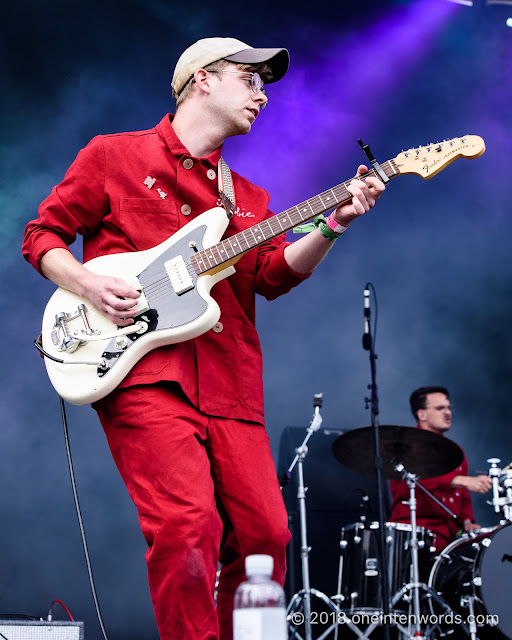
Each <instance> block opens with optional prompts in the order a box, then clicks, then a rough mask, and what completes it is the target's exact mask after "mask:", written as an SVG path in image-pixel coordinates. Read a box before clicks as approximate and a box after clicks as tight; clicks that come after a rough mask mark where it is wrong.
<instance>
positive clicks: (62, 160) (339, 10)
mask: <svg viewBox="0 0 512 640" xmlns="http://www.w3.org/2000/svg"><path fill="white" fill-rule="evenodd" d="M335 5H336V3H335V4H333V3H332V2H330V1H329V2H323V0H322V1H320V2H316V3H313V4H311V5H310V4H305V3H304V4H302V3H299V4H297V3H286V2H284V3H277V2H273V3H271V2H266V1H263V2H259V3H257V4H254V5H249V4H247V5H243V4H241V3H231V2H228V3H223V4H216V3H204V2H200V3H193V5H192V4H191V3H182V4H178V3H175V2H165V0H154V1H153V2H151V3H147V2H142V0H124V1H123V2H119V1H112V2H100V1H99V0H92V1H90V2H84V3H75V4H69V3H65V2H62V1H61V0H56V1H53V2H52V1H50V2H48V3H39V2H35V0H34V1H33V2H30V1H29V0H20V1H19V2H17V3H16V5H14V4H11V3H9V4H8V5H6V6H5V7H4V8H3V10H2V13H3V16H2V24H1V26H0V33H1V38H0V47H1V48H2V49H3V51H2V52H1V53H2V55H1V56H0V70H1V78H2V101H1V105H0V109H1V118H0V127H1V137H0V162H1V175H2V184H1V186H0V204H1V216H2V224H1V231H2V234H1V238H0V243H1V244H0V246H1V254H0V255H1V258H0V259H1V264H2V273H3V281H4V289H5V290H6V295H5V296H4V305H5V306H4V312H3V320H4V338H5V339H4V346H3V352H4V357H3V363H4V372H5V373H4V384H3V391H2V394H1V403H2V409H1V410H2V413H1V415H2V429H1V430H0V450H1V451H2V464H1V466H0V483H1V486H2V491H1V497H0V513H2V515H3V517H2V523H3V526H2V527H1V534H0V535H1V541H2V544H1V546H0V613H24V614H29V615H41V616H45V615H46V613H47V610H48V607H49V605H50V602H51V600H52V599H53V598H60V599H61V600H63V601H64V602H65V603H66V604H67V606H68V607H69V608H70V609H71V611H72V613H73V614H74V616H75V618H76V619H78V620H85V622H86V638H100V630H99V626H98V623H97V621H96V618H95V614H94V608H93V603H92V598H91V596H90V592H89V586H88V582H87V574H86V568H85V562H84V560H83V553H82V549H81V543H80V538H79V531H78V526H77V523H76V517H75V512H74V506H73V502H72V496H71V490H70V487H69V478H68V471H67V464H66V458H65V449H64V443H63V437H62V428H61V424H60V414H59V404H58V398H57V396H56V395H55V393H54V392H53V389H52V387H51V385H50V383H49V382H48V380H47V377H46V373H45V370H44V366H43V363H42V361H41V359H40V358H39V356H38V355H37V353H36V351H35V349H34V348H33V347H32V340H33V339H34V338H35V337H36V336H37V335H38V333H39V330H40V319H41V315H42V311H43V309H44V306H45V304H46V301H47V299H48V298H49V296H50V295H51V293H52V292H53V290H54V287H53V286H52V285H51V283H48V282H45V281H44V280H42V279H41V278H40V277H39V276H38V275H37V274H36V273H35V272H33V271H32V270H31V268H30V267H29V266H28V265H27V264H26V263H25V262H24V261H23V259H22V258H21V254H20V244H21V238H22V233H23V228H24V226H25V224H26V222H27V221H28V220H29V219H31V218H32V217H34V216H35V212H36V209H37V205H38V204H39V202H40V201H41V200H43V199H44V198H45V197H46V195H47V194H48V193H49V191H50V189H51V188H52V186H53V185H54V184H56V183H57V182H58V181H60V179H61V178H62V176H63V174H64V172H65V170H66V168H67V167H68V166H69V164H70V163H71V162H72V160H73V159H74V157H75V155H76V153H77V151H78V149H79V148H81V147H83V146H84V145H85V144H87V142H88V141H89V140H90V138H92V137H93V136H94V135H96V134H98V133H111V132H117V131H127V130H134V129H145V128H149V127H151V126H153V125H154V124H155V123H156V122H158V121H159V120H160V118H161V117H162V115H163V114H164V113H166V112H167V111H169V110H173V108H174V103H173V101H172V100H171V99H170V90H169V80H170V77H171V74H172V69H173V66H174V63H175V61H176V59H177V58H178V56H179V55H180V53H181V52H182V50H183V49H184V48H186V47H187V46H188V45H189V44H191V43H192V42H194V41H195V40H197V39H198V38H200V37H205V36H214V35H222V36H234V37H238V38H240V39H241V40H244V41H246V42H248V43H250V44H252V45H254V46H285V47H287V48H288V49H289V50H290V54H291V61H292V63H291V68H290V71H289V73H288V74H287V76H286V77H285V79H284V80H283V81H282V82H279V83H277V84H276V85H274V86H269V87H268V93H269V98H270V103H269V106H268V109H267V110H266V111H265V112H264V113H263V114H262V117H261V118H259V119H258V121H257V122H256V124H255V125H254V127H253V131H252V132H251V134H250V135H249V136H248V137H243V138H239V139H233V140H230V141H228V142H227V143H226V144H225V147H224V156H225V158H226V160H227V161H228V163H229V164H230V165H231V166H232V167H233V168H234V169H235V170H236V171H238V172H239V173H241V174H242V175H245V176H246V177H248V178H250V179H251V180H252V181H253V182H255V183H257V184H259V185H261V186H264V187H265V188H267V189H268V191H269V192H270V193H271V194H272V200H271V206H272V209H273V210H274V211H275V212H276V213H277V212H279V211H282V210H284V209H286V208H288V207H291V206H292V205H294V204H296V203H298V202H301V201H302V200H304V199H305V198H307V197H310V196H313V195H315V194H316V193H318V192H320V191H323V190H325V189H327V188H329V187H331V186H333V185H335V184H338V183H339V182H341V181H343V180H346V179H348V178H349V177H350V176H352V175H353V174H354V173H355V171H356V168H357V166H358V164H360V163H361V162H363V161H364V157H363V154H362V153H361V150H360V148H359V145H358V144H357V138H362V139H363V140H364V141H365V142H367V143H368V144H369V145H370V146H371V148H372V151H373V153H374V154H375V155H376V156H377V158H378V159H379V160H380V161H384V160H387V159H389V158H392V157H394V156H396V155H397V154H398V153H399V152H400V151H401V150H402V149H407V148H409V147H413V146H420V145H425V144H427V143H430V142H436V141H438V140H443V139H450V138H454V137H458V136H462V135H464V134H467V133H469V134H476V135H480V136H482V137H483V138H484V139H485V142H486V146H487V150H486V153H485V154H484V155H483V156H482V157H481V158H478V159H477V160H474V161H470V162H469V161H466V160H463V159H461V160H458V161H457V162H455V163H454V164H452V165H451V166H450V167H448V168H447V169H446V170H445V171H443V172H442V173H441V174H439V175H438V176H437V177H435V178H434V179H432V180H430V181H423V180H421V179H420V178H419V177H416V176H404V177H400V178H398V179H396V180H393V181H392V182H391V183H390V184H389V187H388V190H387V193H386V194H385V197H383V198H382V200H381V201H380V202H379V203H378V206H377V207H376V208H375V210H374V212H372V213H371V214H370V215H368V216H367V217H365V219H364V220H362V221H360V222H358V223H357V224H355V225H354V226H353V227H352V228H351V229H350V230H349V231H348V232H347V233H346V234H345V236H344V237H343V238H342V239H341V240H340V241H339V242H338V243H337V246H336V247H335V248H334V249H333V251H332V252H331V253H330V255H329V256H328V258H327V259H326V260H325V261H324V263H323V264H322V265H321V267H320V268H319V269H318V272H317V273H316V274H315V275H314V276H313V277H312V278H311V279H310V280H309V281H308V282H306V283H305V284H303V285H301V286H300V287H299V288H298V289H296V290H294V291H293V292H291V294H289V295H288V296H286V297H284V298H281V299H279V300H277V301H275V302H272V303H268V302H266V301H264V300H262V301H259V302H258V328H259V331H260V335H261V340H262V347H263V352H264V359H265V393H266V410H267V423H268V431H269V435H270V439H271V443H272V447H273V451H274V454H275V456H276V462H277V453H278V447H279V438H280V435H281V432H282V430H283V428H284V427H286V426H288V425H295V426H301V425H303V426H304V427H307V425H308V424H309V421H310V419H311V416H312V412H313V407H312V399H313V394H314V393H316V392H323V393H324V408H323V410H322V414H323V417H324V426H325V427H329V428H336V429H341V430H348V429H353V428H356V427H361V426H366V425H368V424H369V423H370V415H369V412H368V411H367V410H365V407H364V397H365V396H366V395H367V394H368V390H367V384H368V382H369V381H370V367H369V361H368V354H367V352H365V351H363V350H362V347H361V334H362V330H363V314H362V312H363V289H364V286H365V283H366V282H368V281H371V282H372V283H373V285H374V287H375V290H376V293H377V300H378V330H377V341H376V351H377V353H378V356H379V358H378V361H377V381H378V385H379V396H380V422H381V424H405V425H412V424H413V422H412V416H411V415H410V414H409V410H408V396H409V393H410V392H411V391H412V390H413V389H414V388H416V387H418V386H422V385H428V384H441V385H445V386H447V387H449V388H450V389H451V391H452V400H453V403H454V404H455V407H456V411H455V413H454V425H453V428H452V430H451V432H450V437H452V438H453V439H454V440H455V441H456V442H458V443H459V444H461V445H462V446H463V447H464V448H465V450H466V453H467V457H468V460H469V465H470V469H471V472H472V473H476V472H477V471H480V472H486V471H487V468H488V465H487V463H486V460H487V458H489V457H492V456H496V457H500V458H501V459H502V460H503V462H504V464H508V463H509V462H510V461H511V460H512V435H511V430H510V423H511V421H512V409H511V403H510V396H511V391H510V386H511V382H512V370H511V364H510V357H511V347H512V340H511V337H510V331H509V325H510V317H511V312H512V297H511V293H512V280H511V267H512V252H511V250H510V234H511V231H512V218H511V216H510V209H511V205H510V193H509V192H510V184H511V178H510V174H511V168H510V152H511V104H512V80H511V75H510V69H511V64H512V55H511V48H512V30H511V29H510V28H507V27H506V26H505V19H506V17H508V14H507V11H506V7H503V6H489V7H487V6H485V5H484V3H483V1H482V2H478V1H477V0H475V6H474V7H467V6H461V5H458V4H454V3H451V2H448V1H447V0H410V1H405V0H402V1H398V0H396V1H393V0H380V1H379V2H377V1H376V0H371V1H366V2H365V3H359V2H354V3H353V6H351V5H350V4H349V3H348V2H344V3H338V5H339V6H335ZM510 11H511V13H512V6H511V7H510ZM291 239H292V240H293V237H292V238H291ZM79 255H80V252H79V250H78V249H77V256H79ZM69 424H70V432H71V444H72V448H73V454H74V461H75V465H76V474H77V482H78V488H79V493H80V497H81V505H82V510H83V513H84V518H85V525H86V530H87V535H88V541H89V548H90V552H91V557H92V562H93V567H94V570H95V575H96V581H97V587H98V591H99V596H100V600H101V604H102V609H103V612H104V617H105V622H106V625H107V629H108V631H109V636H110V639H111V640H117V639H119V640H120V639H121V638H122V639H123V640H131V639H133V640H135V639H137V640H146V639H147V640H149V639H154V638H157V632H156V628H155V624H154V621H153V614H152V607H151V603H150V599H149V594H148V590H147V585H146V575H145V564H144V558H143V554H144V541H143V538H142V535H141V533H140V532H139V529H138V525H137V521H136V513H135V509H134V507H133V505H132V504H131V502H130V500H129V498H128V497H127V495H126V493H125V489H124V486H123V485H122V483H121V481H120V479H119V478H118V476H117V472H116V470H115V468H114V464H113V462H112V460H111V458H110V454H109V452H108V449H107V445H106V441H105V439H104V436H103V433H102V431H101V428H100V426H99V423H98V421H97V418H96V415H95V413H94V411H92V410H91V409H90V408H87V407H85V408H84V407H82V408H76V407H70V408H69ZM320 471H321V470H319V471H318V472H320ZM307 472H308V470H307V469H306V474H307ZM315 472H316V471H315ZM340 491H341V492H343V488H342V487H341V488H340ZM474 504H475V509H476V512H477V517H478V520H479V522H480V523H481V524H482V525H486V526H489V525H492V524H495V523H497V519H496V516H495V515H494V514H493V512H492V510H491V508H490V507H489V506H488V505H487V504H486V497H481V496H478V497H476V498H474ZM332 565H333V571H336V567H337V558H335V557H334V558H333V559H332ZM59 617H60V616H59Z"/></svg>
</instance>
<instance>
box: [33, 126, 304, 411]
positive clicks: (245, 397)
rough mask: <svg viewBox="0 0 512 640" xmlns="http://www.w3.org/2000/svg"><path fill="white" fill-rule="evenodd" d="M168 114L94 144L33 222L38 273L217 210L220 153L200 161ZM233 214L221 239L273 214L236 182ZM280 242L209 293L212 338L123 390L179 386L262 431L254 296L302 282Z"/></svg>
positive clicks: (180, 347)
mask: <svg viewBox="0 0 512 640" xmlns="http://www.w3.org/2000/svg"><path fill="white" fill-rule="evenodd" d="M171 122H172V115H170V114H167V115H166V116H165V117H164V118H163V119H162V121H161V122H160V123H159V124H158V125H157V126H156V127H154V128H153V129H149V130H147V131H137V132H130V133H121V134H114V135H102V136H97V137H96V138H94V139H93V140H92V141H91V142H90V143H89V144H88V145H87V147H85V148H84V149H82V150H81V151H80V152H79V154H78V156H77V158H76V160H75V161H74V162H73V164H72V165H71V167H70V168H69V170H68V171H67V173H66V175H65V177H64V179H63V181H62V182H61V183H60V184H59V185H57V186H56V187H54V188H53V190H52V193H51V195H50V196H49V197H48V198H47V199H46V200H45V201H44V202H43V203H42V204H41V206H40V208H39V217H38V218H37V219H36V220H33V221H31V222H29V223H28V225H27V227H26V232H25V240H24V243H23V255H24V256H25V258H26V259H27V260H28V261H29V262H31V264H32V265H33V266H34V267H35V268H36V269H38V270H39V271H40V270H41V267H40V262H41V258H42V257H43V256H44V254H45V253H46V252H47V251H49V250H50V249H53V248H56V247H61V248H64V249H67V248H68V245H69V244H71V243H72V242H73V241H74V240H75V238H76V235H77V234H81V235H82V236H83V237H84V248H83V256H84V261H87V260H91V259H92V258H95V257H97V256H101V255H105V254H111V253H119V252H125V251H141V250H144V249H148V248H150V247H154V246H155V245H158V244H160V243H161V242H163V241H164V240H166V239H167V238H168V237H169V236H171V235H172V234H173V233H175V232H176V231H178V229H180V228H181V227H183V226H184V225H186V224H187V222H189V221H190V220H191V219H193V218H195V217H196V216H198V215H199V214H201V213H203V212H204V211H206V210H208V209H211V208H212V207H215V206H218V205H219V204H220V203H219V192H218V182H217V163H218V161H219V157H220V153H221V149H220V148H218V149H216V150H215V151H214V152H213V153H212V154H210V155H209V156H208V157H206V158H194V157H192V156H191V155H190V153H189V152H188V150H187V149H186V148H185V147H184V146H183V144H182V143H181V141H180V140H179V139H178V137H177V136H176V134H175V132H174V129H173V127H172V124H171ZM232 176H233V184H234V191H235V196H236V214H235V216H233V218H232V219H231V221H230V223H229V226H228V229H227V231H226V233H225V234H224V237H226V236H230V235H234V234H235V233H238V232H240V231H242V230H244V229H246V228H248V227H251V226H253V225H255V224H257V223H259V222H261V221H262V220H264V219H265V218H268V217H270V216H272V215H273V214H272V213H271V212H270V211H269V209H268V203H269V199H270V198H269V195H268V193H267V192H266V191H265V190H264V189H262V188H260V187H257V186H255V185H253V184H252V183H251V182H249V181H248V180H246V179H245V178H243V177H241V176H239V175H238V174H236V173H234V172H233V174H232ZM287 244H288V243H286V242H285V236H284V234H283V235H281V236H278V237H276V238H273V239H272V240H269V241H267V242H265V243H264V244H263V245H260V246H259V247H258V248H256V249H254V250H252V251H250V252H248V253H247V254H246V255H245V256H244V257H242V259H241V260H240V261H239V262H238V263H237V264H236V267H235V268H236V274H235V275H232V276H230V277H229V278H227V279H225V280H222V281H221V282H219V283H218V284H216V285H215V286H214V287H213V289H212V292H211V295H212V297H213V298H214V299H215V300H217V302H218V303H219V306H220V308H221V313H222V315H221V319H220V322H221V323H222V324H221V325H219V326H218V327H216V331H213V330H210V331H208V332H206V333H205V334H203V335H202V336H200V337H198V338H196V339H194V340H189V341H188V342H183V343H180V344H176V345H170V346H165V347H160V348H158V349H155V350H154V351H152V352H150V353H149V354H147V355H146V356H144V358H142V360H141V361H140V362H138V363H137V364H136V365H135V367H134V368H133V369H132V371H131V372H130V373H129V374H128V375H127V376H126V378H125V379H124V380H123V382H122V383H121V384H120V386H121V387H128V386H132V385H135V384H152V383H156V382H158V381H163V380H166V381H176V382H178V383H179V384H180V385H181V387H182V388H183V390H184V392H185V393H186V395H187V396H188V398H189V399H190V401H191V402H192V403H193V404H194V405H195V406H196V407H198V408H199V409H200V410H201V411H203V412H204V413H207V414H209V415H217V416H221V417H227V418H234V419H243V420H250V421H255V422H259V423H262V422H263V383H262V356H261V349H260V343H259V338H258V334H257V332H256V329H255V293H259V294H261V295H263V296H265V297H266V298H267V299H269V300H271V299H274V298H276V297H278V296H280V295H281V294H283V293H286V292H288V291H289V290H290V289H291V288H292V287H294V286H296V285H297V284H299V283H300V282H302V281H303V280H304V279H305V278H307V277H308V276H307V275H302V274H298V273H295V272H294V271H293V270H292V269H291V268H290V267H289V265H288V263H287V262H286V260H285V258H284V248H285V246H286V245H287Z"/></svg>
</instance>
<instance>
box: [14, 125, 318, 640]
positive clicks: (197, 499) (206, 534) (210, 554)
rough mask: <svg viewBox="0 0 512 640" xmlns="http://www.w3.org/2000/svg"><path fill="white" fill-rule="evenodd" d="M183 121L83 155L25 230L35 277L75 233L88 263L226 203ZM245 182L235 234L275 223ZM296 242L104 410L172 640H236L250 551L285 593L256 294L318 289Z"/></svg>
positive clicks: (159, 614)
mask: <svg viewBox="0 0 512 640" xmlns="http://www.w3.org/2000/svg"><path fill="white" fill-rule="evenodd" d="M171 121H172V116H170V115H166V116H165V117H164V118H163V119H162V121H161V122H160V123H159V124H158V125H157V126H156V127H155V128H154V129H150V130H147V131H140V132H131V133H124V134H116V135H107V136H98V137H96V138H94V139H93V140H92V141H91V142H90V143H89V145H88V146H87V147H86V148H85V149H83V150H81V151H80V153H79V154H78V156H77V158H76V160H75V161H74V163H73V164H72V165H71V167H70V168H69V170H68V172H67V173H66V176H65V178H64V180H63V181H62V182H61V183H60V184H59V185H58V186H56V187H54V189H53V190H52V193H51V195H50V196H49V197H48V198H47V199H46V200H45V201H44V202H43V203H42V204H41V206H40V209H39V217H38V219H37V220H35V221H31V222H29V223H28V225H27V228H26V233H25V241H24V244H23V254H24V256H25V257H26V259H27V260H29V261H30V262H31V264H32V265H33V266H34V267H35V268H36V269H38V270H39V271H40V260H41V258H42V257H43V255H44V254H45V253H46V252H47V251H49V250H50V249H52V248H55V247H62V248H67V246H68V244H71V243H72V242H73V241H74V240H75V238H76V234H77V233H80V234H82V235H83V236H84V261H87V260H90V259H92V258H94V257H96V256H100V255H104V254H109V253H117V252H124V251H139V250H144V249H148V248H150V247H153V246H155V245H157V244H159V243H161V242H163V241H164V240H165V239H167V238H168V237H169V236H170V235H172V234H173V233H174V232H176V231H177V230H178V229H179V228H180V227H182V226H184V225H185V224H187V222H188V221H189V220H191V219H192V218H194V217H195V216H197V215H198V214H200V213H202V212H203V211H206V210H207V209H210V208H212V207H214V206H216V205H217V204H218V187H217V163H218V160H219V157H220V153H221V149H220V148H219V149H217V150H216V151H214V152H213V153H212V154H211V155H210V156H208V157H207V158H201V159H199V158H193V157H191V156H190V154H189V152H188V151H187V149H186V148H185V147H184V146H183V145H182V143H181V142H180V141H179V139H178V138H177V137H176V135H175V133H174V130H173V128H172V125H171ZM147 178H149V180H147ZM153 181H154V182H153ZM233 183H234V189H235V194H236V204H237V215H235V216H234V217H233V218H232V220H231V221H230V223H229V226H228V230H227V232H226V234H225V236H227V235H233V234H235V233H237V232H239V231H241V230H243V229H245V228H247V227H249V226H252V225H254V224H257V223H258V222H261V221H262V220H263V219H265V218H266V217H268V216H270V215H272V214H271V213H270V211H268V201H269V196H268V194H267V192H266V191H264V190H263V189H261V188H259V187H256V186H254V185H253V184H251V183H250V182H249V181H247V180H245V179H244V178H242V177H240V176H238V175H237V174H235V173H233ZM149 185H151V186H149ZM286 244H287V243H285V242H284V236H280V237H278V238H274V239H273V240H270V241H268V242H266V243H265V244H264V245H262V246H260V247H259V248H256V249H254V250H253V251H250V252H249V253H248V254H247V255H245V256H244V257H243V258H242V259H241V260H240V261H239V262H238V263H237V265H236V270H237V272H236V274H235V275H233V276H231V277H229V278H228V279H226V280H222V281H221V282H219V283H218V284H216V285H215V287H214V288H213V289H212V296H213V297H214V298H215V299H216V300H217V302H218V303H219V305H220V308H221V312H222V316H221V319H220V323H219V324H218V325H216V327H215V328H214V330H210V331H208V332H207V333H206V334H204V335H202V336H200V337H199V338H196V339H194V340H190V341H188V342H185V343H181V344H177V345H170V346H166V347H161V348H158V349H155V350H154V351H152V352H150V353H149V354H147V355H146V356H145V357H144V358H143V359H142V360H141V361H140V362H139V363H138V364H137V365H136V366H135V367H134V368H133V369H132V371H131V372H130V373H129V374H128V375H127V376H126V378H125V379H124V380H123V382H122V383H121V384H120V385H119V387H118V388H117V389H116V390H115V391H113V392H112V393H111V394H109V395H108V396H107V397H106V398H104V399H103V400H101V401H99V402H98V403H96V405H95V408H96V409H97V411H98V414H99V417H100V420H101V422H102V425H103V427H104V429H105V433H106V435H107V438H108V441H109V445H110V448H111V451H112V454H113V456H114V459H115V462H116V464H117V467H118V469H119V471H120V473H121V475H122V477H123V479H124V481H125V483H126V486H127V488H128V491H129V493H130V495H131V497H132V499H133V501H134V502H135V504H136V506H137V509H138V513H139V521H140V525H141V528H142V531H143V533H144V536H145V538H146V541H147V543H148V551H147V554H146V559H147V565H148V575H149V584H150V590H151V595H152V599H153V604H154V608H155V614H156V619H157V624H158V627H159V631H160V635H161V638H162V640H179V639H180V638H183V639H185V638H186V639H187V640H192V639H194V640H195V639H198V640H199V639H200V640H213V639H215V638H217V637H219V629H218V627H219V626H220V637H221V638H222V639H228V638H230V637H231V634H232V631H231V613H232V599H233V592H234V590H235V588H236V587H237V585H238V584H239V583H240V581H241V580H243V578H244V557H245V556H247V555H249V554H251V553H269V554H271V555H273V557H274V562H275V570H274V578H275V579H276V580H278V581H280V582H281V583H282V582H283V581H284V576H285V569H286V561H285V546H286V544H287V543H288V541H289V532H288V528H287V515H286V511H285V508H284V505H283V501H282V497H281V492H280V489H279V485H278V482H277V478H276V473H275V467H274V463H273V459H272V455H271V451H270V446H269V441H268V437H267V435H266V432H265V428H264V418H263V383H262V358H261V349H260V345H259V339H258V335H257V332H256V329H255V293H259V294H262V295H264V296H265V297H266V298H267V299H273V298H276V297H277V296H279V295H281V294H283V293H286V292H287V291H289V290H290V289H291V288H292V287H294V286H295V285H297V284H299V283H300V282H301V281H302V280H304V279H305V278H306V277H307V276H304V275H300V274H297V273H295V272H293V271H292V270H291V269H290V267H289V266H288V264H287V263H286V261H285V259H284V248H285V246H286ZM219 552H220V560H221V563H222V566H223V569H222V572H221V579H220V584H219V594H218V603H217V605H218V606H217V608H218V612H217V614H216V612H215V609H214V605H213V587H214V581H215V574H216V569H217V561H218V557H219ZM217 619H218V622H217Z"/></svg>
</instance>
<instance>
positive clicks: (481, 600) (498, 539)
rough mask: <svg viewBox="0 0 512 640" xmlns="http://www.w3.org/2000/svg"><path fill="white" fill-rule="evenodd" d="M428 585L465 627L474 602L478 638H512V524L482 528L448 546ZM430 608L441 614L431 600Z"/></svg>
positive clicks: (436, 562) (437, 559) (436, 564)
mask: <svg viewBox="0 0 512 640" xmlns="http://www.w3.org/2000/svg"><path fill="white" fill-rule="evenodd" d="M428 585H429V587H431V588H432V589H434V591H437V592H438V593H439V594H440V595H441V596H442V598H443V599H444V600H445V601H446V602H447V603H448V604H449V605H450V607H451V608H452V609H453V610H454V611H455V613H456V614H457V615H458V616H459V617H460V619H461V621H462V622H463V623H466V624H467V622H469V620H468V615H469V614H470V611H469V608H468V599H469V598H472V599H473V603H474V615H475V617H476V619H475V622H476V623H477V626H478V631H477V634H478V637H479V638H482V637H485V638H487V637H492V638H502V637H503V636H502V635H501V634H504V636H505V637H507V638H512V598H511V591H512V524H507V525H504V526H499V527H494V528H492V529H480V530H478V531H476V532H471V533H469V534H465V535H463V536H462V537H461V538H459V539H457V540H455V541H454V542H452V543H451V544H449V545H448V546H447V547H446V548H445V549H443V551H442V552H441V553H440V555H439V556H438V557H437V558H436V561H435V563H434V566H433V567H432V571H431V574H430V578H429V583H428ZM430 606H431V610H432V613H434V614H439V613H440V611H439V610H438V608H437V606H436V605H435V604H434V603H433V602H432V601H430ZM446 630H447V631H448V629H446ZM498 630H499V631H498ZM452 631H453V627H452ZM499 632H501V633H499ZM464 637H466V636H464Z"/></svg>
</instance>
